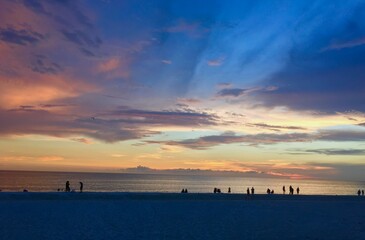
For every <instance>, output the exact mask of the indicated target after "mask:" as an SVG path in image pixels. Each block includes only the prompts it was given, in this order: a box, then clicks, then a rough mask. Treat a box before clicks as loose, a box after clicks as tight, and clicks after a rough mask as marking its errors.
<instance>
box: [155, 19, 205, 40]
mask: <svg viewBox="0 0 365 240" xmlns="http://www.w3.org/2000/svg"><path fill="white" fill-rule="evenodd" d="M161 31H162V32H168V33H185V34H187V35H189V36H192V37H202V36H203V35H204V34H206V33H208V32H209V29H208V28H206V27H204V26H202V25H201V24H200V23H199V22H190V23H188V22H186V21H185V20H180V21H178V22H177V23H176V24H175V25H172V26H169V27H166V28H163V29H162V30H161Z"/></svg>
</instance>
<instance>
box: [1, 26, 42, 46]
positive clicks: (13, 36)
mask: <svg viewBox="0 0 365 240" xmlns="http://www.w3.org/2000/svg"><path fill="white" fill-rule="evenodd" d="M44 38H45V37H44V35H42V34H41V33H38V32H35V31H32V30H28V29H19V30H18V29H15V28H13V27H10V26H8V27H7V28H0V40H1V41H4V42H8V43H13V44H18V45H28V44H34V43H37V42H39V41H41V40H43V39H44Z"/></svg>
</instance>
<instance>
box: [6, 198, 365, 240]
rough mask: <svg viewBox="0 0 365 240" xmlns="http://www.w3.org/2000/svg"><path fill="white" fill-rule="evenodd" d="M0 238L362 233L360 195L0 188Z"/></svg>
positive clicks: (364, 201) (364, 202)
mask: <svg viewBox="0 0 365 240" xmlns="http://www.w3.org/2000/svg"><path fill="white" fill-rule="evenodd" d="M0 215H1V218H0V239H4V240H5V239H43V240H44V239H68V240H69V239H365V197H358V196H302V195H299V196H296V195H294V196H288V195H285V196H283V195H255V196H253V197H250V198H247V197H246V196H245V195H241V194H190V193H189V194H180V193H179V194H171V193H81V194H80V193H31V192H29V193H5V192H0Z"/></svg>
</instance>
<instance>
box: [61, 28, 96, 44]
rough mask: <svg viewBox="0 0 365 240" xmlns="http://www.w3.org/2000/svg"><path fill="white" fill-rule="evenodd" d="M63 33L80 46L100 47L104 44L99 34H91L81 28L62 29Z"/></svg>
mask: <svg viewBox="0 0 365 240" xmlns="http://www.w3.org/2000/svg"><path fill="white" fill-rule="evenodd" d="M61 33H62V34H63V36H65V38H66V39H67V40H69V41H70V42H72V43H74V44H76V45H78V46H80V47H91V48H99V47H100V45H101V44H102V41H101V39H100V38H99V37H97V36H94V37H92V36H90V35H89V34H87V33H85V32H83V31H80V30H73V31H69V30H65V29H64V30H62V31H61Z"/></svg>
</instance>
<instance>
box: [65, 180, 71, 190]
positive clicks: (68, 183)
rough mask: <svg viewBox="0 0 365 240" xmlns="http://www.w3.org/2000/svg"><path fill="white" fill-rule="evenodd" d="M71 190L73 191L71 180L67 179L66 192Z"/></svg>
mask: <svg viewBox="0 0 365 240" xmlns="http://www.w3.org/2000/svg"><path fill="white" fill-rule="evenodd" d="M70 191H71V189H70V182H69V181H67V182H66V192H70Z"/></svg>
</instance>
